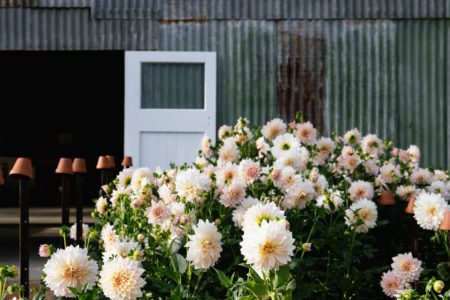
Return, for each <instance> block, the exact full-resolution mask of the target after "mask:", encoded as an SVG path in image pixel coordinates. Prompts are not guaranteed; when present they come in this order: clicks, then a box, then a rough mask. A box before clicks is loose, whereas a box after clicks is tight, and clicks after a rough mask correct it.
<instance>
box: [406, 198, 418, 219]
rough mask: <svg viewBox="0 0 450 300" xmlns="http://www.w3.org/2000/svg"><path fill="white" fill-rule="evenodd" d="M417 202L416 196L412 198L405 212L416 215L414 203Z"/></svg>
mask: <svg viewBox="0 0 450 300" xmlns="http://www.w3.org/2000/svg"><path fill="white" fill-rule="evenodd" d="M415 202H416V197H415V196H411V197H410V198H409V202H408V206H406V209H405V212H406V213H407V214H410V215H412V214H414V203H415Z"/></svg>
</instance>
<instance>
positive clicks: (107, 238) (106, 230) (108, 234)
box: [100, 223, 119, 251]
mask: <svg viewBox="0 0 450 300" xmlns="http://www.w3.org/2000/svg"><path fill="white" fill-rule="evenodd" d="M100 236H101V238H102V240H103V247H105V250H106V251H108V250H109V249H111V247H112V246H113V245H114V244H115V243H117V242H118V241H119V236H118V235H117V234H116V232H115V231H114V227H113V226H111V224H109V223H107V224H106V225H104V226H103V228H102V231H101V234H100Z"/></svg>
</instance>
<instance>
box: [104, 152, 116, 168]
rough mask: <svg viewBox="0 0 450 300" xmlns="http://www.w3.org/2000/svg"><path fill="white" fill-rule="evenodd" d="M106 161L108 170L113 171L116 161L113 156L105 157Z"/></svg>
mask: <svg viewBox="0 0 450 300" xmlns="http://www.w3.org/2000/svg"><path fill="white" fill-rule="evenodd" d="M106 159H107V160H108V163H109V168H110V169H114V168H115V167H116V160H115V159H114V156H112V155H106Z"/></svg>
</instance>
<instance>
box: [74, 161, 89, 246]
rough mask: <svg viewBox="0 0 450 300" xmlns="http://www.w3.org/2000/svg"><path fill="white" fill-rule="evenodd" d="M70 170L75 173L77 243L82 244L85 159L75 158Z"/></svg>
mask: <svg viewBox="0 0 450 300" xmlns="http://www.w3.org/2000/svg"><path fill="white" fill-rule="evenodd" d="M72 170H73V172H74V173H75V198H76V201H77V243H78V245H80V246H82V245H83V228H82V224H83V197H84V174H86V160H84V159H83V158H75V159H74V160H73V165H72Z"/></svg>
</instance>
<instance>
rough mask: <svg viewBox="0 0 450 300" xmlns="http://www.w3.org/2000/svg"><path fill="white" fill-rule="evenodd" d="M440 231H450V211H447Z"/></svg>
mask: <svg viewBox="0 0 450 300" xmlns="http://www.w3.org/2000/svg"><path fill="white" fill-rule="evenodd" d="M439 229H440V230H450V211H446V212H445V215H444V219H443V220H442V222H441V225H440V226H439Z"/></svg>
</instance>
